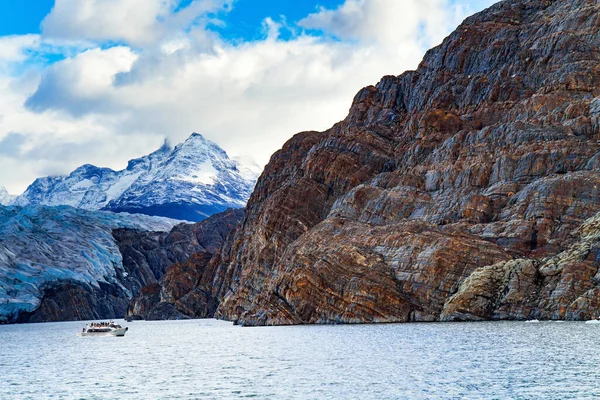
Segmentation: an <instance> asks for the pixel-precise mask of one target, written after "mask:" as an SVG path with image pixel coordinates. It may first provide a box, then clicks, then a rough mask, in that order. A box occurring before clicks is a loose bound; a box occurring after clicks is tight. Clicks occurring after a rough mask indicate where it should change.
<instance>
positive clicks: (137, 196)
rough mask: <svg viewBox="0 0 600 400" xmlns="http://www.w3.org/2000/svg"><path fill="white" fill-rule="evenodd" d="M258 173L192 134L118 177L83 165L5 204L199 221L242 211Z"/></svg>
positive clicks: (37, 182) (44, 180)
mask: <svg viewBox="0 0 600 400" xmlns="http://www.w3.org/2000/svg"><path fill="white" fill-rule="evenodd" d="M260 170H261V169H260V168H259V167H258V166H256V165H253V164H242V163H241V162H240V161H238V160H235V159H231V158H229V156H228V155H227V153H226V152H225V151H224V150H223V149H222V148H220V147H219V146H218V145H217V144H215V143H213V142H211V141H210V140H207V139H206V138H204V137H203V136H202V135H200V134H198V133H193V134H192V135H191V136H190V137H189V138H188V139H187V140H186V141H185V142H183V143H180V144H178V145H176V146H175V147H174V148H172V147H171V146H169V144H168V143H167V142H166V141H165V143H164V144H163V146H161V147H160V148H159V149H158V150H156V151H155V152H153V153H151V154H149V155H147V156H144V157H141V158H137V159H133V160H130V161H129V163H128V165H127V168H125V169H124V170H121V171H114V170H112V169H110V168H100V167H97V166H94V165H90V164H86V165H83V166H81V167H79V168H77V169H75V170H74V171H73V172H72V173H70V174H69V175H68V176H49V177H43V178H39V179H36V180H35V182H33V183H32V184H31V185H30V186H29V187H28V188H27V190H26V191H25V192H24V193H23V194H22V195H20V196H18V197H17V198H16V199H14V200H10V201H11V203H12V204H14V205H18V206H25V205H30V204H36V205H45V206H57V205H68V206H72V207H75V208H79V209H84V210H106V211H114V212H128V213H134V214H147V215H154V216H163V217H169V218H175V219H180V220H188V221H201V220H203V219H205V218H206V217H208V216H210V215H213V214H216V213H218V212H221V211H224V210H226V209H228V208H242V207H245V205H246V202H247V200H248V198H249V197H250V195H251V194H252V190H253V189H254V185H255V183H256V180H257V178H258V175H259V173H260ZM0 196H1V193H0ZM1 201H2V199H1V198H0V202H1ZM8 204H10V203H8Z"/></svg>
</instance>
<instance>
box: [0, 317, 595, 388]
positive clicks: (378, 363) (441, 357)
mask: <svg viewBox="0 0 600 400" xmlns="http://www.w3.org/2000/svg"><path fill="white" fill-rule="evenodd" d="M121 324H122V325H123V324H126V325H128V326H129V332H128V333H127V335H126V336H125V337H123V338H116V337H99V338H90V337H79V336H77V332H79V331H80V330H81V328H82V327H83V325H84V323H81V322H65V323H47V324H28V325H4V326H0V398H1V399H21V398H26V399H46V398H50V399H55V398H56V399H63V398H64V399H72V398H74V399H108V398H121V399H228V398H246V397H254V398H259V399H264V398H276V399H361V400H364V399H454V398H456V399H459V398H472V399H539V398H544V399H567V398H577V399H580V398H598V397H600V325H590V324H584V323H578V322H564V323H557V322H541V323H537V324H531V323H521V322H490V323H487V322H486V323H456V324H452V323H445V324H398V325H396V324H391V325H352V326H296V327H266V328H241V327H238V326H233V325H231V324H230V323H226V322H221V321H215V320H192V321H161V322H144V321H136V322H131V323H124V322H121Z"/></svg>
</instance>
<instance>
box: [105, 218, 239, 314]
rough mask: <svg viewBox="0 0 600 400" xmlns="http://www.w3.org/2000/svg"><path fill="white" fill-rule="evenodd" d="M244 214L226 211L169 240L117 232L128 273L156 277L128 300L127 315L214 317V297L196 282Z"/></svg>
mask: <svg viewBox="0 0 600 400" xmlns="http://www.w3.org/2000/svg"><path fill="white" fill-rule="evenodd" d="M243 215H244V210H243V209H236V210H227V211H225V212H223V213H220V214H216V215H213V216H212V217H209V218H207V219H205V220H204V221H202V222H199V223H196V224H194V225H186V224H181V225H178V226H177V227H175V228H173V230H171V232H170V233H169V234H168V235H164V234H161V233H144V232H135V231H131V230H121V231H118V232H115V235H116V237H118V238H119V248H120V251H121V253H122V254H123V264H124V265H125V266H126V267H127V268H128V269H131V270H132V271H148V272H149V273H150V274H152V276H153V277H154V278H156V279H154V280H152V279H149V280H148V281H147V282H148V283H147V286H145V287H144V288H142V289H141V290H140V291H139V292H138V294H137V295H136V296H135V297H134V298H133V299H132V300H131V303H130V305H129V308H128V310H127V315H128V316H130V317H133V318H143V319H180V318H188V317H206V316H209V315H211V314H212V313H214V311H215V309H216V307H217V304H218V301H217V298H216V297H214V296H213V295H212V294H211V291H210V290H209V288H208V287H201V286H200V281H201V279H202V277H203V275H204V274H205V272H206V266H207V264H208V262H209V261H210V260H211V258H212V256H213V255H214V254H215V253H216V252H217V251H218V249H219V248H220V247H221V246H222V245H223V243H224V242H225V240H226V239H227V237H228V235H230V233H231V231H232V230H233V229H235V227H236V226H237V225H238V223H239V222H240V220H241V219H242V217H243ZM190 239H191V240H190ZM192 253H193V254H192ZM211 277H212V275H211Z"/></svg>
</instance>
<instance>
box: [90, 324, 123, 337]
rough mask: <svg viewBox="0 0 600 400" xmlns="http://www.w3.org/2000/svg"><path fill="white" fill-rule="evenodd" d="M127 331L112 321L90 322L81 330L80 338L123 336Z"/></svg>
mask: <svg viewBox="0 0 600 400" xmlns="http://www.w3.org/2000/svg"><path fill="white" fill-rule="evenodd" d="M128 330H129V328H128V327H125V328H123V327H121V325H118V324H115V323H114V322H112V321H111V322H92V323H91V324H89V325H86V326H85V328H83V330H82V331H81V336H125V332H127V331H128Z"/></svg>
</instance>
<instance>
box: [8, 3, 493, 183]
mask: <svg viewBox="0 0 600 400" xmlns="http://www.w3.org/2000/svg"><path fill="white" fill-rule="evenodd" d="M493 3H494V0H296V1H281V0H166V1H165V0H102V1H93V2H92V1H87V0H32V1H22V0H0V187H1V186H5V187H6V188H7V189H8V190H9V192H11V193H13V194H18V193H20V192H22V191H23V190H24V189H25V188H26V187H27V186H28V185H29V184H30V183H31V182H32V181H33V180H34V179H35V178H37V177H40V176H46V175H58V174H66V173H68V172H70V171H72V170H73V169H75V168H76V167H78V166H80V165H82V164H85V163H91V164H95V165H98V166H103V167H110V168H113V169H120V168H124V167H125V166H126V162H127V160H129V159H131V158H135V157H139V156H142V155H144V154H147V153H149V152H151V151H153V150H155V149H156V148H158V147H159V146H160V145H161V144H162V142H163V141H164V139H165V138H167V139H168V140H169V141H170V142H171V143H179V142H181V141H183V140H185V139H186V138H187V137H188V136H189V135H190V134H191V133H192V132H200V133H202V134H204V135H205V136H206V137H208V138H209V139H210V140H212V141H214V142H216V143H218V144H219V145H221V146H222V147H223V148H224V149H225V150H226V151H227V152H228V153H229V154H230V155H231V156H233V157H240V158H241V159H244V160H253V161H255V162H257V163H258V164H265V163H266V162H267V161H268V159H269V157H270V155H271V154H272V153H273V152H274V151H276V150H277V149H279V148H280V147H281V146H282V144H283V143H284V142H285V141H286V140H288V139H289V138H290V137H291V136H292V135H294V134H295V133H297V132H300V131H303V130H325V129H327V128H329V127H330V126H331V125H332V124H334V123H335V122H337V121H339V120H341V119H343V118H344V117H345V115H346V113H347V111H348V108H349V106H350V103H351V101H352V98H353V97H354V95H355V94H356V92H357V91H358V90H360V89H361V88H362V87H364V86H367V85H370V84H375V83H377V81H378V80H379V79H380V78H381V77H382V76H383V75H389V74H393V75H399V74H401V73H402V72H404V71H406V70H408V69H414V68H415V67H416V66H417V65H418V63H419V62H420V61H421V59H422V57H423V55H424V54H425V52H426V51H427V50H428V49H429V48H430V47H432V46H434V45H437V44H439V43H440V42H441V41H442V40H443V38H444V37H445V36H446V35H448V34H449V33H450V32H451V31H452V30H453V29H455V28H456V27H457V25H458V24H459V23H460V22H461V21H462V20H463V19H464V18H465V17H467V16H468V15H471V14H473V13H474V12H477V11H480V10H481V9H483V8H485V7H487V6H489V5H491V4H493Z"/></svg>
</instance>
